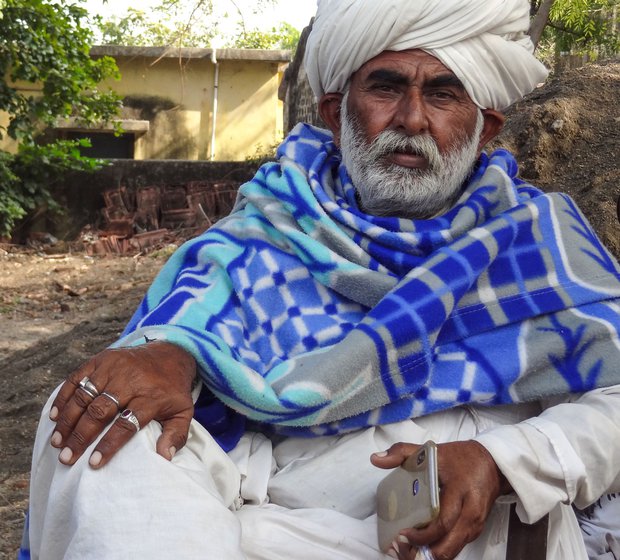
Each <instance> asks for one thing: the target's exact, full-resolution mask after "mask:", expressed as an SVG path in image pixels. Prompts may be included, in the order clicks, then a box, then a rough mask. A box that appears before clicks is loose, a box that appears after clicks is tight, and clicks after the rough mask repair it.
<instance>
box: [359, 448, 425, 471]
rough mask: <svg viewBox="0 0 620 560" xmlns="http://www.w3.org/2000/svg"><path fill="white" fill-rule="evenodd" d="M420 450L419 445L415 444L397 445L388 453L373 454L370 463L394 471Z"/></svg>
mask: <svg viewBox="0 0 620 560" xmlns="http://www.w3.org/2000/svg"><path fill="white" fill-rule="evenodd" d="M419 448H420V446H419V445H416V444H413V443H402V442H401V443H395V444H394V445H392V447H390V448H389V449H388V450H387V451H382V452H381V453H373V454H372V455H371V456H370V462H371V463H372V464H373V465H374V466H375V467H379V468H380V469H393V468H395V467H398V466H399V465H402V464H403V462H404V461H405V459H407V457H409V456H410V455H412V454H413V453H415V452H416V451H417V450H418V449H419Z"/></svg>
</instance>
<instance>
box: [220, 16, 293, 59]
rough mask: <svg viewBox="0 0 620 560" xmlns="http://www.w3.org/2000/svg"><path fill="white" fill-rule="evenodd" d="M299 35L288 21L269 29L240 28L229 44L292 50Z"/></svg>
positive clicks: (253, 47) (232, 45) (245, 47)
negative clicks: (246, 29) (249, 29)
mask: <svg viewBox="0 0 620 560" xmlns="http://www.w3.org/2000/svg"><path fill="white" fill-rule="evenodd" d="M300 35H301V33H300V32H299V31H298V30H297V29H296V28H295V27H293V26H292V25H290V24H289V23H282V24H280V26H279V27H277V28H276V27H272V28H271V31H260V30H258V29H254V30H251V31H245V30H244V29H240V32H239V34H238V35H237V37H235V38H234V39H233V40H232V41H231V42H230V46H231V47H235V48H238V49H285V50H291V51H293V52H294V51H295V49H296V48H297V43H299V36H300Z"/></svg>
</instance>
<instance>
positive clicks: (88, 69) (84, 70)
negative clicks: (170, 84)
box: [0, 0, 120, 235]
mask: <svg viewBox="0 0 620 560" xmlns="http://www.w3.org/2000/svg"><path fill="white" fill-rule="evenodd" d="M77 1H78V2H79V1H80V0H77ZM87 16H88V14H87V12H86V10H85V9H84V8H82V7H80V6H79V5H78V4H77V3H73V2H71V3H66V2H56V1H54V0H0V25H1V26H2V33H1V34H0V111H3V112H4V113H6V115H8V122H7V124H6V126H0V139H1V138H4V137H6V136H7V135H8V136H9V137H10V138H13V139H14V140H17V141H19V151H18V153H17V154H9V153H7V152H3V151H0V234H2V235H8V234H9V233H10V231H11V229H12V228H13V227H14V225H15V222H16V220H18V219H19V218H21V217H23V216H24V215H25V213H26V212H28V211H29V210H31V209H33V208H35V207H36V206H37V205H39V204H45V205H48V206H50V207H52V208H54V207H55V206H57V205H55V203H54V202H53V200H52V198H51V195H50V194H49V190H48V185H49V184H50V182H51V180H52V179H53V178H55V177H57V176H58V174H59V173H61V172H64V171H67V170H72V169H93V168H95V167H96V166H98V165H99V162H98V161H90V160H89V159H88V158H83V157H82V156H80V153H79V146H80V145H81V144H80V143H79V142H78V143H76V142H66V141H56V142H53V143H51V144H48V145H46V146H37V145H36V138H37V136H38V135H39V134H40V133H42V132H43V131H44V130H45V129H46V128H47V127H48V126H52V125H54V124H55V122H56V121H57V120H58V119H59V118H67V117H77V118H78V120H79V122H82V123H94V122H98V121H104V122H105V121H109V120H110V119H112V118H113V117H114V116H116V114H117V113H118V110H119V107H120V103H119V99H118V97H117V96H116V95H115V94H114V93H113V92H112V91H110V90H108V91H101V90H100V89H99V88H98V87H97V84H98V83H99V82H100V81H101V80H103V79H105V78H108V77H115V76H117V74H118V69H117V67H116V63H115V62H114V60H113V59H111V58H108V57H104V58H100V59H98V60H94V59H91V57H90V54H89V53H90V47H91V44H92V37H93V36H92V31H91V30H90V28H89V26H88V25H87Z"/></svg>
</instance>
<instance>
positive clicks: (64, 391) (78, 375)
mask: <svg viewBox="0 0 620 560" xmlns="http://www.w3.org/2000/svg"><path fill="white" fill-rule="evenodd" d="M95 368H96V366H95V361H94V360H89V361H88V362H86V363H85V364H84V365H82V366H81V367H80V368H78V369H77V370H76V371H75V372H73V373H72V374H71V375H70V376H69V377H68V378H67V380H66V381H65V382H64V383H63V384H62V387H61V388H60V391H58V394H57V395H56V398H55V399H54V402H53V403H52V406H51V408H50V414H49V416H50V420H53V421H54V422H55V421H56V420H57V419H58V417H59V415H60V414H61V413H62V411H63V410H64V408H65V406H66V404H67V402H68V401H69V399H71V397H72V396H73V394H74V393H75V391H76V389H77V388H78V387H79V383H80V380H81V379H83V378H84V377H89V376H91V375H92V374H93V373H94V371H95Z"/></svg>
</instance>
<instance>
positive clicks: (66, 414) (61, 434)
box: [51, 381, 94, 447]
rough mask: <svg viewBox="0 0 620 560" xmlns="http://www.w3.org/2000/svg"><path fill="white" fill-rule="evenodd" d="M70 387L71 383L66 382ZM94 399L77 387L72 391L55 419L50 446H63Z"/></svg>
mask: <svg viewBox="0 0 620 560" xmlns="http://www.w3.org/2000/svg"><path fill="white" fill-rule="evenodd" d="M68 383H69V384H70V385H72V384H73V381H68ZM93 400H94V398H93V397H92V395H90V394H89V393H87V392H86V391H84V390H83V389H82V388H80V387H79V386H78V387H77V388H76V389H74V392H73V394H72V395H71V397H70V398H69V399H68V400H67V401H66V402H65V404H64V406H63V407H62V409H60V411H59V413H58V415H57V417H56V430H55V431H54V433H53V434H52V442H51V443H52V445H53V446H54V447H60V446H62V445H65V442H66V441H67V438H68V437H69V436H70V434H71V432H72V431H73V430H74V428H75V426H76V425H77V423H78V421H79V420H80V418H81V417H82V414H84V411H85V410H86V409H87V408H88V407H89V406H90V404H91V403H92V402H93Z"/></svg>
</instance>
